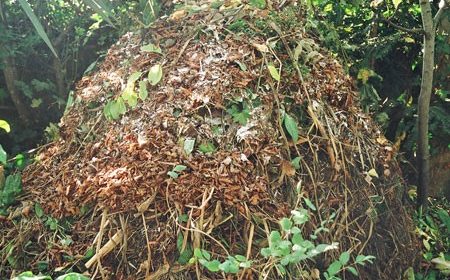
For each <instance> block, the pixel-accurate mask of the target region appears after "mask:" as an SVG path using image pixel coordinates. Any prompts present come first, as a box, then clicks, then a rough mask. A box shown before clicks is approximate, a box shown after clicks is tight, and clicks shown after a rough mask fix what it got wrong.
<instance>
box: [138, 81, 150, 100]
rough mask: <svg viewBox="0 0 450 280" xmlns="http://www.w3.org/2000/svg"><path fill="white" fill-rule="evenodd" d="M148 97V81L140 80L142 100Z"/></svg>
mask: <svg viewBox="0 0 450 280" xmlns="http://www.w3.org/2000/svg"><path fill="white" fill-rule="evenodd" d="M147 97H148V91H147V83H146V82H145V81H140V82H139V98H140V99H141V100H145V99H147Z"/></svg>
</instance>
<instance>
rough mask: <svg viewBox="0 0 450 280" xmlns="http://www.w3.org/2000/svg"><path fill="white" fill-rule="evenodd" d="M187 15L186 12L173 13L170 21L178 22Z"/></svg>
mask: <svg viewBox="0 0 450 280" xmlns="http://www.w3.org/2000/svg"><path fill="white" fill-rule="evenodd" d="M186 15H187V12H186V10H178V11H175V12H173V14H171V15H170V17H169V19H170V20H173V21H178V20H180V19H182V18H183V17H185V16H186Z"/></svg>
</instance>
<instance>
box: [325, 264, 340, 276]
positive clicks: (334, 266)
mask: <svg viewBox="0 0 450 280" xmlns="http://www.w3.org/2000/svg"><path fill="white" fill-rule="evenodd" d="M341 268H342V264H341V262H340V261H334V262H333V263H332V264H330V266H329V267H328V269H327V272H328V274H329V275H330V276H333V275H336V274H337V273H338V272H339V271H340V270H341Z"/></svg>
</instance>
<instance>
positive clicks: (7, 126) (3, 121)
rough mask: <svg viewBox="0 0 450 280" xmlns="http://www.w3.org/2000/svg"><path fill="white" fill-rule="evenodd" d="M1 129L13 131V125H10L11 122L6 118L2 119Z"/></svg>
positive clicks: (0, 121)
mask: <svg viewBox="0 0 450 280" xmlns="http://www.w3.org/2000/svg"><path fill="white" fill-rule="evenodd" d="M0 129H3V130H4V131H6V132H7V133H9V132H10V131H11V127H10V126H9V123H8V122H7V121H5V120H0Z"/></svg>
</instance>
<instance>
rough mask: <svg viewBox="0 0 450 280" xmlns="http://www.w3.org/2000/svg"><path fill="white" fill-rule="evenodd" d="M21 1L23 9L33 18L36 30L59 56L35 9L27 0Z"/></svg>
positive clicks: (32, 21)
mask: <svg viewBox="0 0 450 280" xmlns="http://www.w3.org/2000/svg"><path fill="white" fill-rule="evenodd" d="M18 1H19V3H20V6H22V9H23V10H24V11H25V13H26V14H27V16H28V18H29V19H30V20H31V23H32V24H33V26H34V28H35V29H36V32H37V33H38V35H39V36H40V37H41V39H42V40H43V41H44V42H45V44H46V45H47V46H48V48H49V49H50V50H51V51H52V53H53V54H54V55H55V56H56V57H58V54H57V53H56V51H55V49H54V48H53V45H52V43H51V42H50V39H49V38H48V36H47V33H45V30H44V27H42V24H41V23H40V22H39V20H38V18H37V17H36V15H35V14H34V12H33V10H32V9H31V7H30V4H28V2H27V1H26V0H18Z"/></svg>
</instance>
